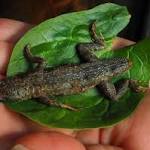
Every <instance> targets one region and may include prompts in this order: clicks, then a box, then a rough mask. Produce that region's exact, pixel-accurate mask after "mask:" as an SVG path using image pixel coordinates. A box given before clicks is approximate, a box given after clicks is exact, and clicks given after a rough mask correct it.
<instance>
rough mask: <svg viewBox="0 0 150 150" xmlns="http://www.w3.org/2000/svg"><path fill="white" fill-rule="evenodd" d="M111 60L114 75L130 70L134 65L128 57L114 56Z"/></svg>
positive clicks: (110, 65)
mask: <svg viewBox="0 0 150 150" xmlns="http://www.w3.org/2000/svg"><path fill="white" fill-rule="evenodd" d="M110 61H111V62H110V63H109V67H110V69H111V71H112V74H113V76H115V75H118V74H121V73H123V72H125V71H127V70H129V69H130V68H131V66H132V62H131V61H130V60H129V59H127V58H113V59H111V60H110Z"/></svg>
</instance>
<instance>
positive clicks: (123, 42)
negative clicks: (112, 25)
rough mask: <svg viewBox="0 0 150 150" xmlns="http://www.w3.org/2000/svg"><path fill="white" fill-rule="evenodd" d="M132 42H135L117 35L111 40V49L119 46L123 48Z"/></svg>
mask: <svg viewBox="0 0 150 150" xmlns="http://www.w3.org/2000/svg"><path fill="white" fill-rule="evenodd" d="M133 44H135V42H133V41H130V40H127V39H124V38H120V37H117V38H115V39H114V40H113V47H112V49H119V48H123V47H125V46H129V45H133Z"/></svg>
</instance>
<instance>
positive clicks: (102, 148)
mask: <svg viewBox="0 0 150 150" xmlns="http://www.w3.org/2000/svg"><path fill="white" fill-rule="evenodd" d="M87 150H123V149H122V148H120V147H116V146H110V145H101V144H97V145H89V146H87Z"/></svg>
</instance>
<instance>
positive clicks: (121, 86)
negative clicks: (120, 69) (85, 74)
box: [98, 80, 129, 101]
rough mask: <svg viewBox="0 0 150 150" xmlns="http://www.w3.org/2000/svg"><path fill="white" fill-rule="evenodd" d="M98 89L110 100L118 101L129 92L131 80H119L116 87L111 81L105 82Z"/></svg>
mask: <svg viewBox="0 0 150 150" xmlns="http://www.w3.org/2000/svg"><path fill="white" fill-rule="evenodd" d="M98 87H99V88H100V91H101V92H102V93H103V94H104V95H105V96H106V97H108V98H109V99H110V100H113V101H117V100H119V99H120V98H121V97H122V96H123V95H124V94H125V93H126V92H127V90H128V87H129V80H119V81H118V82H117V83H116V84H115V85H114V84H112V83H110V82H109V81H103V82H101V83H100V84H99V85H98Z"/></svg>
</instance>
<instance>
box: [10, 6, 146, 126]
mask: <svg viewBox="0 0 150 150" xmlns="http://www.w3.org/2000/svg"><path fill="white" fill-rule="evenodd" d="M129 18H130V15H129V14H128V11H127V9H126V8H125V7H122V6H119V5H116V4H111V3H107V4H103V5H99V6H97V7H95V8H93V9H91V10H87V11H81V12H75V13H70V14H65V15H61V16H58V17H56V18H53V19H50V20H47V21H45V22H43V23H41V24H40V25H38V26H36V27H34V28H33V29H31V30H30V31H29V32H27V33H26V34H25V35H24V36H23V37H22V38H21V39H20V40H19V42H18V43H17V44H16V46H15V48H14V50H13V54H12V57H11V60H10V63H9V66H8V72H7V75H8V76H13V75H15V74H17V73H18V72H25V71H26V70H27V69H28V67H27V64H26V61H25V60H24V57H23V48H24V46H25V45H26V44H28V43H30V44H31V47H32V49H31V51H32V53H33V54H34V55H37V56H42V57H44V58H45V59H46V61H47V66H49V67H55V66H57V65H60V64H66V63H78V62H79V58H78V57H77V54H76V50H75V46H76V44H77V43H79V42H88V41H91V39H90V36H89V32H88V26H89V24H90V23H91V22H92V21H93V20H96V25H97V31H99V32H101V33H102V34H103V36H104V37H105V40H106V42H107V44H108V46H107V50H106V51H103V52H102V51H101V52H99V53H98V54H97V55H99V56H101V57H105V56H106V57H111V56H115V55H119V52H117V53H116V54H115V53H114V54H113V53H112V52H110V51H109V52H108V50H110V49H111V41H112V40H113V38H114V37H115V36H116V35H117V34H118V33H119V32H120V31H121V30H122V29H123V28H124V27H125V26H126V25H127V24H128V22H129ZM142 45H144V44H142ZM143 49H144V46H143ZM143 49H142V50H143ZM128 50H129V51H130V47H128V48H127V51H128ZM135 53H137V51H135ZM139 53H140V52H139ZM120 55H121V56H123V55H125V57H128V55H126V53H125V50H124V51H122V52H121V54H120ZM131 59H133V61H134V62H136V61H137V57H134V55H133V56H132V57H131ZM141 61H142V62H143V64H145V62H144V61H145V60H141ZM145 66H146V65H144V67H145ZM133 69H134V68H133ZM144 70H147V66H146V68H145V69H144ZM142 97H143V95H142V94H140V93H132V92H131V91H130V90H129V91H128V93H127V94H126V95H124V97H123V98H122V99H121V100H120V101H119V102H111V101H109V100H107V99H104V97H103V96H101V95H100V94H99V92H98V91H97V89H91V90H88V91H87V92H85V93H81V94H79V95H71V96H65V97H57V100H58V101H61V102H63V103H66V104H70V105H72V106H75V107H81V110H80V111H79V112H74V111H69V110H66V109H61V108H58V107H52V106H46V105H43V104H40V103H38V102H36V101H34V100H27V101H23V102H8V103H7V105H8V106H9V107H10V108H11V109H13V110H15V111H17V112H19V113H21V114H23V115H25V116H26V117H28V118H30V119H31V120H34V121H36V122H38V123H39V124H43V125H45V126H48V127H59V128H76V129H82V128H95V127H105V126H110V125H113V124H115V123H117V122H119V121H121V120H122V119H124V118H125V117H127V116H128V115H129V114H131V113H132V112H133V110H134V109H135V107H136V106H137V105H138V103H139V102H140V100H141V98H142Z"/></svg>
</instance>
